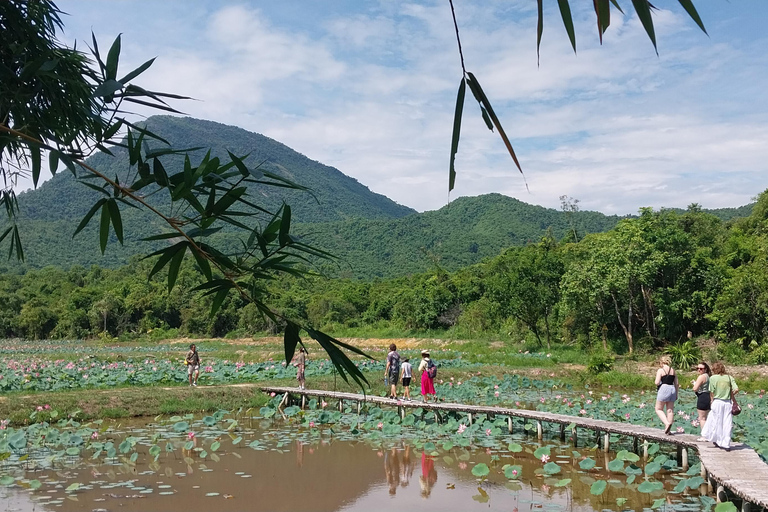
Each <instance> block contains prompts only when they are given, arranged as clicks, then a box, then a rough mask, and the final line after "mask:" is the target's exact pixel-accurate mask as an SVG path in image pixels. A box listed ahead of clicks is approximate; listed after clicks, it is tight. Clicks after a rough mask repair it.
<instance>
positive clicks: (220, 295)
mask: <svg viewBox="0 0 768 512" xmlns="http://www.w3.org/2000/svg"><path fill="white" fill-rule="evenodd" d="M228 284H229V283H228ZM227 295H229V288H222V289H220V290H219V291H218V292H217V293H216V297H214V298H213V304H212V305H211V317H213V315H215V314H216V312H217V311H218V310H219V308H221V305H222V304H223V303H224V299H226V298H227Z"/></svg>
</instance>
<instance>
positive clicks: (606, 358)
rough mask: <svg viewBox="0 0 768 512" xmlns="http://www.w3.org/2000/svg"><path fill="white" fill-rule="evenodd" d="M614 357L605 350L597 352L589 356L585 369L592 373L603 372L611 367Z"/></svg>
mask: <svg viewBox="0 0 768 512" xmlns="http://www.w3.org/2000/svg"><path fill="white" fill-rule="evenodd" d="M613 362H614V358H613V356H612V355H611V354H609V353H607V352H598V353H596V354H593V355H592V357H590V358H589V363H588V364H587V371H588V372H589V373H592V374H595V375H596V374H598V373H605V372H609V371H611V370H612V369H613Z"/></svg>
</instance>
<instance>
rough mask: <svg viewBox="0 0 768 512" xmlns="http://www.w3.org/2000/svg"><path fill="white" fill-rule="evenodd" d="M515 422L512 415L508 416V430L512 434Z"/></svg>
mask: <svg viewBox="0 0 768 512" xmlns="http://www.w3.org/2000/svg"><path fill="white" fill-rule="evenodd" d="M513 423H514V422H513V421H512V416H507V430H509V433H510V434H511V433H512V430H513V429H512V425H513Z"/></svg>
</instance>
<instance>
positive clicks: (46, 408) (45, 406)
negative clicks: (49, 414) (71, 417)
mask: <svg viewBox="0 0 768 512" xmlns="http://www.w3.org/2000/svg"><path fill="white" fill-rule="evenodd" d="M50 408H51V406H50V405H48V404H45V405H44V406H43V409H45V410H46V411H47V410H48V409H50Z"/></svg>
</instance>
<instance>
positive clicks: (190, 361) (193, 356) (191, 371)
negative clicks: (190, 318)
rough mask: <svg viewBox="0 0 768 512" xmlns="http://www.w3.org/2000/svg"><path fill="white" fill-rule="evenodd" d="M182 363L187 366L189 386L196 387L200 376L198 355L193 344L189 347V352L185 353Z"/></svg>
mask: <svg viewBox="0 0 768 512" xmlns="http://www.w3.org/2000/svg"><path fill="white" fill-rule="evenodd" d="M184 362H185V363H186V364H187V377H188V378H189V385H190V386H194V387H197V378H198V377H199V376H200V354H198V353H197V347H196V346H195V344H194V343H193V344H191V345H190V346H189V352H187V357H185V358H184Z"/></svg>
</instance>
